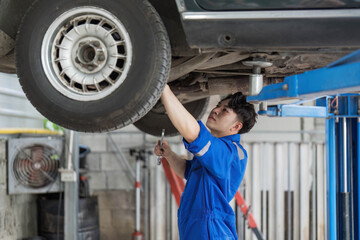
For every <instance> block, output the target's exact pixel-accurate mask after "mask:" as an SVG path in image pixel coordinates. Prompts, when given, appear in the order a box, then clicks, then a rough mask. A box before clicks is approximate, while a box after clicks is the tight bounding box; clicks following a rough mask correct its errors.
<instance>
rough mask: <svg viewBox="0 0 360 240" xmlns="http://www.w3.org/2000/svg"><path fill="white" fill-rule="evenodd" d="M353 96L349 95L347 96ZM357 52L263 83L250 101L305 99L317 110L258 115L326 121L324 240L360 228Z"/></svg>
mask: <svg viewBox="0 0 360 240" xmlns="http://www.w3.org/2000/svg"><path fill="white" fill-rule="evenodd" d="M351 92H353V94H349V93H351ZM359 92H360V50H358V51H356V52H354V53H351V54H349V55H347V56H345V57H344V58H342V59H340V60H338V61H336V62H334V63H332V64H330V65H328V66H327V67H324V68H320V69H317V70H313V71H309V72H305V73H303V74H299V75H294V76H290V77H286V78H285V80H284V82H283V83H278V84H273V85H268V86H266V87H264V88H263V90H262V91H261V92H260V93H259V94H258V95H257V96H250V97H248V98H247V99H248V101H250V102H253V103H259V102H269V101H270V102H271V101H281V100H283V99H302V100H309V99H313V98H316V99H317V100H316V105H317V106H301V105H298V104H299V103H302V102H304V101H300V102H299V103H297V104H287V105H281V104H280V105H276V106H271V107H267V108H265V109H261V110H260V111H259V114H264V115H268V116H277V117H323V118H326V183H327V184H326V185H327V192H326V193H327V196H326V200H327V225H326V229H327V233H326V234H327V239H330V240H337V239H341V240H347V239H359V237H360V235H359V228H360V220H359V217H360V207H359V206H360V199H359V193H360V182H359V180H360V178H359V173H360V153H359V149H360V94H359Z"/></svg>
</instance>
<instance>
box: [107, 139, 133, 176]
mask: <svg viewBox="0 0 360 240" xmlns="http://www.w3.org/2000/svg"><path fill="white" fill-rule="evenodd" d="M107 136H108V138H109V139H110V141H111V143H112V146H113V148H114V150H115V152H116V153H118V154H119V155H120V157H121V160H122V161H123V163H124V164H125V166H126V168H127V169H128V171H129V173H130V174H131V176H132V177H133V178H135V173H134V170H133V169H132V168H131V166H130V164H129V162H128V161H127V159H126V157H125V156H124V154H123V153H122V152H121V150H120V148H119V147H118V145H117V144H116V143H115V141H114V139H113V138H112V136H111V135H110V134H107Z"/></svg>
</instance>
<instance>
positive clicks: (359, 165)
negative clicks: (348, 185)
mask: <svg viewBox="0 0 360 240" xmlns="http://www.w3.org/2000/svg"><path fill="white" fill-rule="evenodd" d="M358 109H359V110H358V115H360V97H358ZM356 142H357V159H356V160H355V161H356V169H355V174H354V175H356V180H357V189H354V193H355V196H356V198H354V200H356V201H357V202H355V204H356V206H357V208H354V211H357V212H356V213H355V216H356V220H357V222H356V225H355V224H354V225H353V226H354V227H353V229H354V231H355V238H354V239H359V237H360V233H359V229H360V197H359V195H360V117H359V118H358V119H357V139H356ZM355 204H354V205H355Z"/></svg>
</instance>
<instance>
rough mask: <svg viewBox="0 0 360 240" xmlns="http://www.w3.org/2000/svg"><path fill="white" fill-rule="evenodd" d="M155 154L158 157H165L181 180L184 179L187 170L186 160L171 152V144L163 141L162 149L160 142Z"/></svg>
mask: <svg viewBox="0 0 360 240" xmlns="http://www.w3.org/2000/svg"><path fill="white" fill-rule="evenodd" d="M154 153H155V155H157V156H162V157H164V158H165V159H166V160H167V162H168V163H169V164H170V167H171V169H172V170H173V171H174V172H175V173H176V174H177V175H178V176H179V177H181V178H184V174H185V168H186V160H185V159H184V158H182V157H181V156H178V155H177V154H176V153H174V152H173V151H172V150H171V147H170V146H169V143H168V142H167V141H163V145H162V147H160V141H159V142H158V144H157V145H156V146H155V148H154Z"/></svg>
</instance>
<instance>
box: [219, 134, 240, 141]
mask: <svg viewBox="0 0 360 240" xmlns="http://www.w3.org/2000/svg"><path fill="white" fill-rule="evenodd" d="M220 139H226V140H230V141H232V142H240V134H233V135H228V136H225V137H221V138H220Z"/></svg>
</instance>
